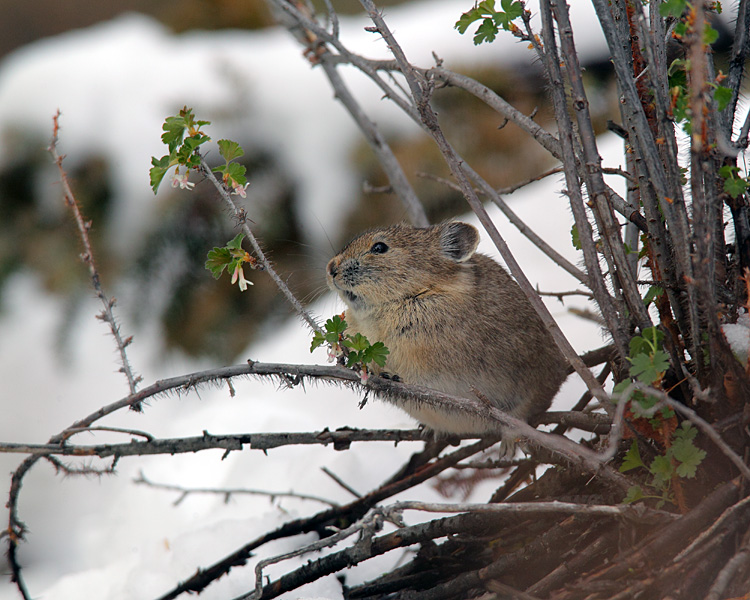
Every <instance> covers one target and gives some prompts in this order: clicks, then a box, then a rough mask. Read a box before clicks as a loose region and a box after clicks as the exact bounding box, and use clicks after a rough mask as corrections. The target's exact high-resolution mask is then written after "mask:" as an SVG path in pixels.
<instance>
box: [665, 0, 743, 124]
mask: <svg viewBox="0 0 750 600" xmlns="http://www.w3.org/2000/svg"><path fill="white" fill-rule="evenodd" d="M690 9H691V4H690V2H689V1H688V0H664V2H662V4H661V5H660V6H659V12H660V13H661V15H662V16H663V17H672V18H675V19H678V22H677V24H676V25H675V27H674V29H673V31H672V36H673V37H675V38H676V39H678V40H681V39H683V38H684V37H685V36H686V35H687V34H688V32H689V28H690V27H691V25H690V22H691V19H690V17H689V15H690ZM708 9H709V10H713V11H715V12H717V13H721V3H720V2H712V3H710V5H709V6H708ZM718 38H719V32H718V31H717V30H716V29H714V28H713V27H712V26H711V25H710V23H706V24H705V27H704V29H703V35H702V43H703V44H704V45H706V46H710V45H711V44H713V43H714V42H715V41H716V40H717V39H718ZM689 70H690V61H689V60H686V59H682V58H679V59H676V60H674V61H672V63H671V64H670V66H669V70H668V72H667V77H668V82H669V91H670V96H671V110H672V116H673V118H674V121H675V122H676V123H681V124H682V128H683V130H684V131H685V133H687V134H688V135H690V134H691V122H690V111H689V106H690V100H689V98H690V96H689V91H688V86H687V71H689ZM723 78H724V75H723V74H721V73H719V76H718V77H717V79H716V83H711V84H710V85H711V87H712V88H713V96H714V101H715V102H716V108H717V109H718V111H719V112H722V111H723V110H724V109H725V108H726V107H727V106H728V105H729V102H730V101H731V99H732V90H731V89H729V88H728V87H724V86H722V85H719V83H718V82H719V81H721V80H722V79H723Z"/></svg>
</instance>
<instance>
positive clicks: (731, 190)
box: [719, 165, 750, 198]
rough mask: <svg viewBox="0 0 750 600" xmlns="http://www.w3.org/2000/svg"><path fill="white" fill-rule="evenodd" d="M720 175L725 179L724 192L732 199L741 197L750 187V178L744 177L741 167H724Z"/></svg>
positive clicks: (720, 170)
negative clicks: (741, 173)
mask: <svg viewBox="0 0 750 600" xmlns="http://www.w3.org/2000/svg"><path fill="white" fill-rule="evenodd" d="M719 175H720V176H721V177H723V178H724V191H725V192H726V193H727V194H729V195H730V196H731V197H732V198H737V197H738V196H741V195H742V194H744V193H745V192H746V191H747V188H748V186H750V177H742V176H741V175H740V169H739V167H735V166H732V165H724V166H723V167H721V168H720V169H719Z"/></svg>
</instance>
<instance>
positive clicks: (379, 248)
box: [370, 242, 388, 254]
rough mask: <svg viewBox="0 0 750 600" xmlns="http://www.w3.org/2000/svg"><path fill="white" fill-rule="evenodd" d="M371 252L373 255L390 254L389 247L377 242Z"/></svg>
mask: <svg viewBox="0 0 750 600" xmlns="http://www.w3.org/2000/svg"><path fill="white" fill-rule="evenodd" d="M370 252H372V253H373V254H385V253H386V252H388V246H387V245H386V244H384V243H383V242H375V243H374V244H373V245H372V248H370Z"/></svg>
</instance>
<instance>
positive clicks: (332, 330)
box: [310, 315, 389, 368]
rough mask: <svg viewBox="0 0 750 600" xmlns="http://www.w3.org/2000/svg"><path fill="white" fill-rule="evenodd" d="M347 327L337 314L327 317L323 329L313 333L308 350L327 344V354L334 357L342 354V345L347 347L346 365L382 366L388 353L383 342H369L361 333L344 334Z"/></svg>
mask: <svg viewBox="0 0 750 600" xmlns="http://www.w3.org/2000/svg"><path fill="white" fill-rule="evenodd" d="M347 327H348V324H347V322H346V321H345V320H344V319H342V318H341V317H340V316H339V315H335V316H334V317H332V318H330V319H328V320H327V321H326V323H325V326H324V330H325V331H324V332H319V331H316V332H315V334H314V335H313V340H312V344H311V346H310V352H312V351H313V350H315V349H316V348H318V347H320V346H322V345H323V344H328V345H329V347H330V350H329V352H328V356H329V358H331V359H334V358H336V357H338V356H340V355H342V354H343V351H342V350H341V348H342V347H344V348H348V349H349V352H348V354H347V359H346V366H347V367H354V366H356V365H362V366H363V367H365V368H366V367H367V365H368V364H370V363H375V364H377V365H379V366H381V367H384V366H385V361H386V358H387V356H388V354H389V351H388V348H386V347H385V344H383V342H375V343H374V344H371V343H370V342H369V340H368V339H367V338H366V337H365V336H363V335H362V334H361V333H355V334H354V335H351V334H345V332H346V328H347Z"/></svg>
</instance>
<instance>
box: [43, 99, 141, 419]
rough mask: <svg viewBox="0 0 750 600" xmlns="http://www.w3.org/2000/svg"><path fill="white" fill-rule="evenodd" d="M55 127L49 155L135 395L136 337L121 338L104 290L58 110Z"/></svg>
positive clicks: (138, 379)
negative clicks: (131, 350) (63, 147)
mask: <svg viewBox="0 0 750 600" xmlns="http://www.w3.org/2000/svg"><path fill="white" fill-rule="evenodd" d="M52 122H53V127H52V140H51V141H50V144H49V146H48V147H47V151H48V152H49V153H50V154H51V155H52V159H53V160H54V161H55V165H56V166H57V169H58V171H59V172H60V183H61V184H62V188H63V197H64V198H65V204H67V206H68V207H69V208H70V210H71V212H72V213H73V217H74V218H75V222H76V225H77V227H78V234H79V236H80V238H81V243H82V244H83V253H82V254H81V261H82V262H83V264H85V265H86V266H87V267H88V270H89V275H90V276H91V283H92V284H93V286H94V291H95V292H96V297H97V298H99V300H100V301H101V303H102V305H103V306H104V309H103V310H102V312H101V314H100V315H99V318H100V319H101V320H102V321H104V322H105V323H107V325H109V329H110V331H111V333H112V337H113V338H114V339H115V344H116V345H117V350H118V352H119V354H120V364H121V367H120V371H121V372H122V373H123V374H124V375H125V377H126V378H127V380H128V387H129V388H130V393H131V394H135V392H136V390H137V387H138V383H139V382H140V381H141V377H140V376H137V375H135V373H134V372H133V369H132V368H131V366H130V361H129V360H128V354H127V351H126V348H127V347H128V346H129V345H130V343H131V342H132V341H133V338H132V336H131V337H127V338H123V337H122V335H121V334H120V326H119V325H118V323H117V319H115V315H114V312H113V310H112V308H113V307H114V305H115V299H114V298H110V297H108V296H107V295H106V294H105V293H104V290H103V288H102V284H101V277H100V276H99V271H98V270H97V268H96V263H95V262H94V249H93V246H92V245H91V240H90V239H89V229H90V228H91V223H90V222H87V221H86V220H84V218H83V215H82V214H81V210H80V208H79V207H78V202H76V199H75V195H74V194H73V190H72V188H71V187H70V182H69V181H68V174H67V173H66V172H65V169H63V158H64V157H63V156H61V155H60V154H59V153H58V152H57V141H58V134H59V132H60V111H59V110H58V111H57V113H56V114H55V116H54V117H53V118H52ZM133 408H134V409H136V410H138V408H139V407H138V406H133Z"/></svg>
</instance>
